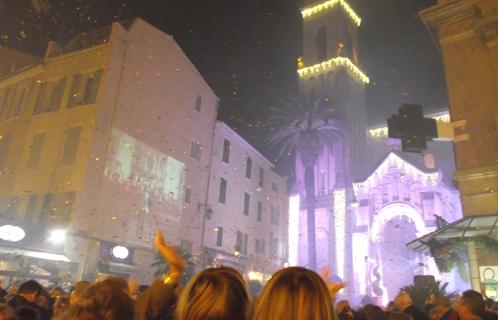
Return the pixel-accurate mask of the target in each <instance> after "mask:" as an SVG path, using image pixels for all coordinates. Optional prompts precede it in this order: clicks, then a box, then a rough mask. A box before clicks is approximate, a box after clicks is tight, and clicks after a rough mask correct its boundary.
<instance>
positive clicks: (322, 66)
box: [297, 57, 370, 84]
mask: <svg viewBox="0 0 498 320" xmlns="http://www.w3.org/2000/svg"><path fill="white" fill-rule="evenodd" d="M338 67H345V68H346V69H347V70H348V71H349V72H350V73H351V74H352V75H353V76H354V77H356V79H357V80H358V81H360V82H362V83H364V84H368V83H369V82H370V79H369V78H368V77H367V75H366V74H364V73H363V72H362V71H361V70H360V69H359V68H358V67H357V66H355V64H354V63H353V62H351V60H349V58H346V57H335V58H332V59H329V60H326V61H323V62H320V63H317V64H314V65H312V66H309V67H304V68H301V69H298V70H297V73H298V74H299V77H301V78H303V77H305V76H311V75H314V74H317V73H323V72H327V71H329V70H332V69H335V68H338Z"/></svg>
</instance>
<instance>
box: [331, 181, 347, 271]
mask: <svg viewBox="0 0 498 320" xmlns="http://www.w3.org/2000/svg"><path fill="white" fill-rule="evenodd" d="M334 231H335V254H336V258H337V275H338V276H339V277H340V278H341V279H344V258H345V251H346V190H345V189H337V190H334Z"/></svg>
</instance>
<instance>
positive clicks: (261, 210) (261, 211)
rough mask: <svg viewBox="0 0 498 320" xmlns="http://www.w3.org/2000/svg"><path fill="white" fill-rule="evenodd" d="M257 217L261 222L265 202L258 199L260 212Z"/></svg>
mask: <svg viewBox="0 0 498 320" xmlns="http://www.w3.org/2000/svg"><path fill="white" fill-rule="evenodd" d="M256 219H257V220H258V221H259V222H261V221H263V202H262V201H258V214H257V216H256Z"/></svg>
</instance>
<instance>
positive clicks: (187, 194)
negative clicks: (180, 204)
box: [185, 188, 192, 203]
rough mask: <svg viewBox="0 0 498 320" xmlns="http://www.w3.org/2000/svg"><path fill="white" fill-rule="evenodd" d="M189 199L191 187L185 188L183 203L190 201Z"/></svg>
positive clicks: (190, 197)
mask: <svg viewBox="0 0 498 320" xmlns="http://www.w3.org/2000/svg"><path fill="white" fill-rule="evenodd" d="M191 199H192V189H190V188H185V203H190V200H191Z"/></svg>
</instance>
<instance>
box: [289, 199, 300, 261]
mask: <svg viewBox="0 0 498 320" xmlns="http://www.w3.org/2000/svg"><path fill="white" fill-rule="evenodd" d="M299 207H300V199H299V195H294V196H291V197H289V235H288V236H289V266H295V265H297V263H298V245H299Z"/></svg>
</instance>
